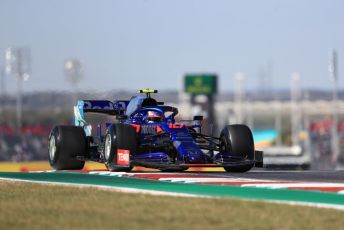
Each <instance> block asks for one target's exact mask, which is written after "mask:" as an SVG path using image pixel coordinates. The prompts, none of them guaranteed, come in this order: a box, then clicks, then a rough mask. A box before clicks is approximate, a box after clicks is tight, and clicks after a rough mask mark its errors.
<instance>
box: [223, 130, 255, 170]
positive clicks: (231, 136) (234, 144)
mask: <svg viewBox="0 0 344 230" xmlns="http://www.w3.org/2000/svg"><path fill="white" fill-rule="evenodd" d="M220 149H221V151H223V152H233V153H237V154H241V155H242V157H243V158H245V159H248V160H254V141H253V136H252V132H251V130H250V128H249V127H247V126H246V125H227V126H226V127H225V128H224V129H223V130H222V131H221V134H220ZM253 166H254V164H250V165H244V166H228V167H224V169H225V170H226V171H227V172H247V171H249V170H250V169H251V168H252V167H253Z"/></svg>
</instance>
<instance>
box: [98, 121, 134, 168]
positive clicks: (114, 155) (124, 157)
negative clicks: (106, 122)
mask: <svg viewBox="0 0 344 230" xmlns="http://www.w3.org/2000/svg"><path fill="white" fill-rule="evenodd" d="M136 145H137V139H136V130H135V128H134V127H132V126H131V125H127V124H121V123H119V124H112V125H110V127H109V128H108V130H107V132H106V135H105V141H104V150H103V158H104V161H105V165H106V167H107V169H108V170H109V171H111V172H129V171H130V170H132V169H133V167H132V166H130V154H133V153H135V152H136Z"/></svg>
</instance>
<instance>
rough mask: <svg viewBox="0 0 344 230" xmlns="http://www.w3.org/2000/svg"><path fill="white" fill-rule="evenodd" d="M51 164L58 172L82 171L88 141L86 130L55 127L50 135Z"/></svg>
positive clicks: (74, 127) (76, 127)
mask: <svg viewBox="0 0 344 230" xmlns="http://www.w3.org/2000/svg"><path fill="white" fill-rule="evenodd" d="M48 151H49V163H50V165H51V166H52V167H53V168H54V169H56V170H80V169H82V168H83V167H84V165H85V161H81V160H77V159H75V157H76V156H85V154H86V151H87V141H86V135H85V132H84V129H83V128H82V127H78V126H55V127H54V128H53V129H52V130H51V132H50V135H49V146H48Z"/></svg>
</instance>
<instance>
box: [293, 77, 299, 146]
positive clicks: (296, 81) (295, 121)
mask: <svg viewBox="0 0 344 230" xmlns="http://www.w3.org/2000/svg"><path fill="white" fill-rule="evenodd" d="M290 94H291V143H292V146H296V145H299V133H300V117H301V116H300V106H299V104H300V96H301V93H300V74H299V73H296V72H295V73H292V75H291V91H290Z"/></svg>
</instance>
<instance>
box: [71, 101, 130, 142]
mask: <svg viewBox="0 0 344 230" xmlns="http://www.w3.org/2000/svg"><path fill="white" fill-rule="evenodd" d="M128 104H129V101H121V100H117V101H114V102H111V101H107V100H79V101H78V103H77V105H76V106H74V123H75V125H76V126H81V127H84V129H85V132H86V136H90V135H91V127H90V126H89V125H88V123H87V122H86V121H85V113H102V114H107V115H123V114H125V110H126V108H127V106H128Z"/></svg>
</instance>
